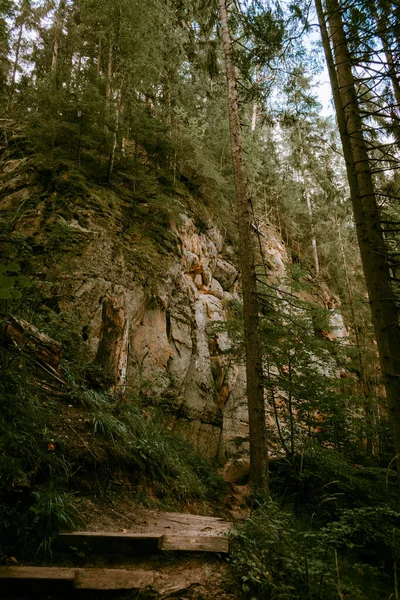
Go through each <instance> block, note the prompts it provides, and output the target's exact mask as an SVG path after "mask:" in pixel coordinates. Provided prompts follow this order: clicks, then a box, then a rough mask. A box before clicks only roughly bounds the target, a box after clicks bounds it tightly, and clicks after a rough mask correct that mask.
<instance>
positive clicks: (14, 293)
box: [10, 290, 22, 300]
mask: <svg viewBox="0 0 400 600" xmlns="http://www.w3.org/2000/svg"><path fill="white" fill-rule="evenodd" d="M10 294H11V296H12V297H13V298H14V300H19V299H20V298H22V292H20V291H19V290H10Z"/></svg>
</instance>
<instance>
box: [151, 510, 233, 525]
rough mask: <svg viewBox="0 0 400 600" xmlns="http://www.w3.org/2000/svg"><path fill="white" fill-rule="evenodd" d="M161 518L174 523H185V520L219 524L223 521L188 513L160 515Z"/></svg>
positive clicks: (218, 518) (217, 518)
mask: <svg viewBox="0 0 400 600" xmlns="http://www.w3.org/2000/svg"><path fill="white" fill-rule="evenodd" d="M162 517H163V518H167V519H171V521H172V520H174V521H177V522H179V521H185V520H189V521H207V522H210V523H211V522H213V521H215V522H218V521H219V522H221V521H223V519H221V518H220V517H208V516H205V515H191V514H189V513H174V512H166V513H162Z"/></svg>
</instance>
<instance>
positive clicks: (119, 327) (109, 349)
mask: <svg viewBox="0 0 400 600" xmlns="http://www.w3.org/2000/svg"><path fill="white" fill-rule="evenodd" d="M128 357H129V319H128V318H127V317H126V315H125V309H124V307H123V306H121V305H120V302H119V301H118V298H114V297H109V298H105V300H104V301H103V315H102V327H101V333H100V343H99V347H98V350H97V354H96V358H95V363H96V364H97V365H98V366H100V367H101V369H102V371H103V378H104V381H105V384H106V386H107V389H108V390H109V391H111V392H114V391H120V392H123V391H124V389H125V385H126V373H127V368H128Z"/></svg>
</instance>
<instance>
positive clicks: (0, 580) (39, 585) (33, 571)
mask: <svg viewBox="0 0 400 600" xmlns="http://www.w3.org/2000/svg"><path fill="white" fill-rule="evenodd" d="M153 583H154V573H153V571H144V570H129V569H75V568H74V569H66V568H62V567H0V592H1V596H0V597H1V598H4V597H5V595H6V594H7V593H8V594H10V593H12V595H16V594H20V593H27V592H29V593H30V594H32V595H35V594H40V595H44V594H48V593H52V594H66V593H72V592H73V591H74V590H79V591H84V590H88V591H89V590H97V591H99V590H104V591H106V590H114V591H118V590H141V589H143V588H145V587H147V586H150V585H152V584H153Z"/></svg>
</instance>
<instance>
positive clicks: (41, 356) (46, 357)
mask: <svg viewBox="0 0 400 600" xmlns="http://www.w3.org/2000/svg"><path fill="white" fill-rule="evenodd" d="M1 330H2V331H1V333H2V336H3V338H4V340H5V342H6V343H7V344H11V345H12V346H14V347H15V348H18V349H19V350H21V351H22V352H24V353H26V354H29V355H30V356H32V358H34V359H35V360H36V361H37V362H39V363H40V364H41V365H44V366H47V367H51V368H52V369H54V370H55V371H57V370H58V368H59V366H60V360H61V354H62V348H61V344H60V343H59V342H56V340H53V338H51V337H49V336H48V335H46V334H44V333H42V332H41V331H39V329H37V328H36V327H34V325H31V324H30V323H28V322H27V321H24V320H23V319H16V318H15V317H13V316H12V315H9V316H8V317H7V319H6V321H5V323H4V324H3V325H2V327H1Z"/></svg>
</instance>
